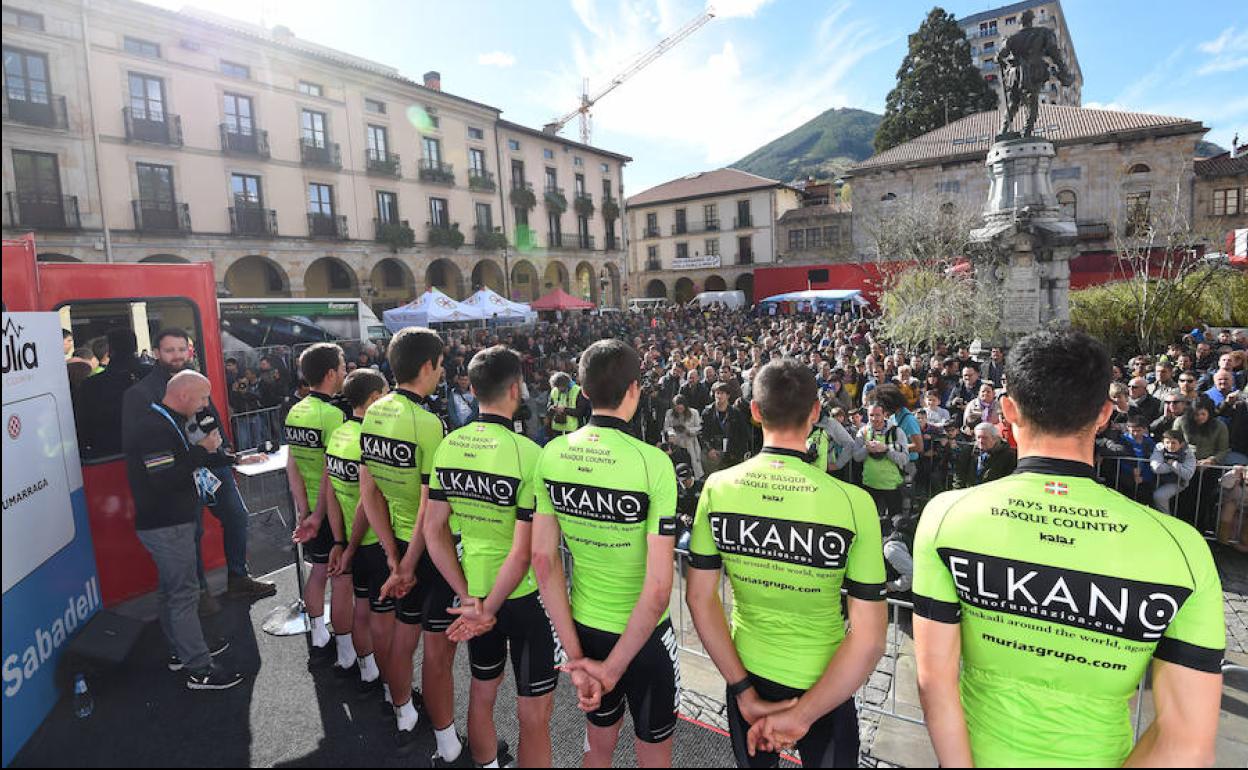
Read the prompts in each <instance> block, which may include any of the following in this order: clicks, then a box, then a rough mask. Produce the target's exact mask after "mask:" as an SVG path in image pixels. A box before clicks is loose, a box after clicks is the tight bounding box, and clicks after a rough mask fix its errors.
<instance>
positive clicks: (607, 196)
mask: <svg viewBox="0 0 1248 770" xmlns="http://www.w3.org/2000/svg"><path fill="white" fill-rule="evenodd" d="M602 199H603V201H609V200H611V180H610V179H604V180H602Z"/></svg>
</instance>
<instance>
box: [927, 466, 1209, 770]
mask: <svg viewBox="0 0 1248 770" xmlns="http://www.w3.org/2000/svg"><path fill="white" fill-rule="evenodd" d="M914 596H915V612H916V613H917V614H919V615H920V616H922V617H925V618H928V619H930V620H934V621H937V622H943V623H958V624H960V625H961V640H962V662H963V666H962V672H961V677H960V689H961V697H962V708H963V711H964V712H965V715H966V724H967V729H968V731H969V735H970V740H971V751H972V754H973V756H974V759H975V764H976V765H1014V766H1032V765H1046V766H1048V765H1052V766H1067V765H1095V766H1115V767H1116V766H1119V765H1121V764H1122V762H1123V761H1124V760H1125V759H1126V757H1127V755H1128V754H1129V753H1130V751H1131V747H1132V744H1133V732H1132V727H1131V718H1130V706H1129V701H1130V699H1131V696H1132V695H1133V694H1134V693H1135V691H1136V686H1137V685H1138V684H1139V682H1140V679H1141V677H1143V676H1144V673H1145V671H1146V669H1147V667H1148V664H1149V660H1150V659H1151V658H1157V659H1159V660H1164V661H1167V662H1169V663H1173V664H1177V665H1181V666H1187V667H1190V668H1194V669H1197V670H1200V671H1208V672H1217V671H1219V667H1220V664H1221V660H1222V653H1223V648H1224V647H1225V645H1226V629H1225V621H1224V619H1223V614H1222V591H1221V587H1220V585H1219V581H1218V573H1217V570H1216V569H1215V567H1214V563H1213V557H1212V556H1211V554H1210V553H1209V547H1208V545H1206V544H1205V541H1204V538H1202V537H1201V536H1200V534H1199V533H1198V532H1197V531H1196V530H1195V529H1193V528H1192V527H1191V526H1189V525H1187V524H1185V523H1184V522H1182V521H1179V520H1177V519H1175V518H1172V517H1170V516H1166V515H1165V514H1162V513H1160V512H1158V511H1156V510H1154V509H1152V508H1149V507H1146V506H1143V505H1140V504H1138V503H1136V502H1134V501H1132V500H1130V499H1128V498H1126V497H1124V496H1123V495H1120V494H1119V493H1117V492H1115V491H1114V490H1112V489H1109V488H1107V487H1104V486H1102V485H1101V484H1099V483H1098V482H1097V481H1096V478H1095V472H1094V470H1093V468H1092V467H1091V466H1089V465H1084V464H1082V463H1076V462H1071V461H1066V460H1055V459H1049V458H1039V457H1029V458H1024V459H1023V460H1021V461H1020V462H1019V464H1018V469H1017V471H1016V472H1015V473H1014V475H1012V476H1008V477H1006V478H1004V479H1000V480H997V481H993V482H989V483H987V484H983V485H980V486H977V487H973V488H971V489H968V490H958V491H954V492H946V493H944V494H942V495H939V496H937V497H936V498H934V499H933V500H932V502H931V503H929V504H928V506H927V508H926V509H925V510H924V511H923V516H922V520H921V521H920V524H919V529H918V533H917V534H916V536H915V543H914Z"/></svg>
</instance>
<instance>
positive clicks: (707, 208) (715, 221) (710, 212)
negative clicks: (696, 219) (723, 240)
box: [702, 203, 719, 230]
mask: <svg viewBox="0 0 1248 770" xmlns="http://www.w3.org/2000/svg"><path fill="white" fill-rule="evenodd" d="M702 222H703V225H704V226H705V227H706V229H707V230H718V229H719V204H718V203H707V204H706V205H704V206H703V207H702Z"/></svg>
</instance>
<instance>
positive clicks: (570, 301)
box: [529, 289, 594, 310]
mask: <svg viewBox="0 0 1248 770" xmlns="http://www.w3.org/2000/svg"><path fill="white" fill-rule="evenodd" d="M529 307H531V308H532V309H534V310H593V309H594V303H592V302H586V301H585V300H583V299H577V298H576V297H573V296H572V295H571V294H568V293H567V292H566V291H564V290H563V289H555V290H554V291H552V292H551V293H549V294H547V295H546V296H545V297H542V298H541V299H539V300H538V301H536V302H534V303H533V304H531V305H529Z"/></svg>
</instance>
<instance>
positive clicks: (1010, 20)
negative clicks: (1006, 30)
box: [1005, 16, 1018, 27]
mask: <svg viewBox="0 0 1248 770" xmlns="http://www.w3.org/2000/svg"><path fill="white" fill-rule="evenodd" d="M1017 23H1018V17H1017V16H1006V17H1005V26H1007V27H1008V26H1010V25H1011V24H1017Z"/></svg>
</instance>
